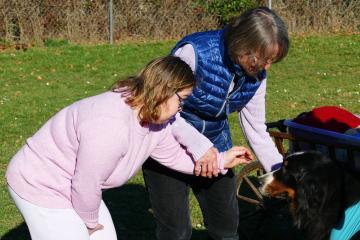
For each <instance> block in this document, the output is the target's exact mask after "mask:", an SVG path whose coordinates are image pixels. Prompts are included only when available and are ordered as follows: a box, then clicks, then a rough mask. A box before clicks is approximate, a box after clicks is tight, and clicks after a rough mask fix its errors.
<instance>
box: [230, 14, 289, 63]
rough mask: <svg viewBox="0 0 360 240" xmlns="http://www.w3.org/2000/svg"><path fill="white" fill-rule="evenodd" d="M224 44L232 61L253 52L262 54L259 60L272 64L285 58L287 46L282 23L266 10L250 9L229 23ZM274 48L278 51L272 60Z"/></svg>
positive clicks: (285, 30) (277, 17)
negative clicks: (270, 61) (250, 51)
mask: <svg viewBox="0 0 360 240" xmlns="http://www.w3.org/2000/svg"><path fill="white" fill-rule="evenodd" d="M225 44H226V46H227V48H228V53H229V55H230V56H231V57H232V58H233V59H235V57H236V56H239V55H241V54H244V53H246V52H248V51H249V50H255V51H258V52H259V53H260V54H262V56H261V57H263V58H264V59H271V60H272V61H273V62H279V61H281V60H282V59H283V58H284V57H285V56H286V55H287V53H288V49H289V45H290V43H289V37H288V32H287V28H286V25H285V23H284V21H283V20H282V19H281V18H280V17H279V16H278V15H277V14H276V13H275V12H274V11H272V10H270V9H269V8H267V7H259V8H254V9H250V10H248V11H246V12H244V13H243V14H241V15H240V16H239V17H238V18H236V19H235V20H234V21H233V23H231V24H229V25H228V26H227V29H226V33H225ZM274 47H276V48H277V50H278V51H277V55H276V56H275V58H274V59H273V56H271V54H272V52H271V50H272V49H274Z"/></svg>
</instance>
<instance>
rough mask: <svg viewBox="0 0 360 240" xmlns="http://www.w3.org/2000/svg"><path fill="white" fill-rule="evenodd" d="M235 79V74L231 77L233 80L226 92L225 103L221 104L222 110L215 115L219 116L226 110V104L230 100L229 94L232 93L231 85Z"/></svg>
mask: <svg viewBox="0 0 360 240" xmlns="http://www.w3.org/2000/svg"><path fill="white" fill-rule="evenodd" d="M234 79H235V74H233V77H232V79H231V82H230V85H229V88H228V91H227V93H226V98H225V101H224V103H223V105H222V106H221V108H220V111H219V112H218V113H217V114H216V115H215V117H218V116H220V114H221V113H222V111H223V110H224V108H225V106H226V103H227V101H228V100H229V95H230V87H231V84H232V83H233V82H234Z"/></svg>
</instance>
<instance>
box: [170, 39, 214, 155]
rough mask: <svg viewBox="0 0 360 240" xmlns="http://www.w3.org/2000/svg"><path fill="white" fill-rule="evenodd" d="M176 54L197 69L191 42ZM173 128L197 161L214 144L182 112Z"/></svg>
mask: <svg viewBox="0 0 360 240" xmlns="http://www.w3.org/2000/svg"><path fill="white" fill-rule="evenodd" d="M174 55H175V56H177V57H179V58H181V59H182V60H183V61H184V62H186V63H187V64H188V65H189V66H190V68H191V70H192V71H193V72H194V71H195V51H194V48H193V46H192V45H191V44H185V45H184V46H182V47H180V48H179V49H177V50H176V52H175V53H174ZM172 128H173V134H174V136H175V138H176V139H177V140H178V141H179V142H180V144H182V145H183V146H185V147H186V149H187V150H188V151H189V152H190V153H191V154H192V155H193V157H194V159H195V160H196V161H197V160H199V159H200V158H201V157H202V156H203V155H204V154H205V153H206V152H207V151H208V150H209V148H211V147H212V146H213V144H212V142H211V141H210V140H209V139H207V138H206V137H205V136H204V135H203V134H201V133H199V132H198V131H197V130H196V129H195V128H194V127H193V126H191V125H190V124H188V123H187V122H186V121H185V120H184V119H183V118H182V117H181V116H180V114H177V115H176V121H175V122H174V123H173V124H172Z"/></svg>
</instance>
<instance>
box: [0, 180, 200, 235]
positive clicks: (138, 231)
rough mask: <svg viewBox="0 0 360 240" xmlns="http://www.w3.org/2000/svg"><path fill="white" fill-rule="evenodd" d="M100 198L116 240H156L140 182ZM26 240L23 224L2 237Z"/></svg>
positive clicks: (196, 233)
mask: <svg viewBox="0 0 360 240" xmlns="http://www.w3.org/2000/svg"><path fill="white" fill-rule="evenodd" d="M103 199H104V201H105V203H106V205H107V207H108V208H109V211H110V213H111V216H112V218H113V221H114V224H115V228H116V232H117V236H118V240H145V239H146V240H152V239H155V221H154V218H153V215H152V214H151V213H150V212H149V208H150V202H149V197H148V194H147V192H146V190H145V188H144V186H142V185H138V184H126V185H124V186H122V187H120V188H115V189H111V190H108V191H105V192H104V193H103ZM25 239H26V240H28V239H30V234H29V230H28V228H27V226H26V224H25V223H22V224H21V225H19V226H18V227H16V228H14V229H12V230H10V231H9V232H7V233H6V234H5V235H4V236H3V237H2V238H1V240H25ZM192 239H193V240H202V239H206V231H204V230H196V229H193V237H192Z"/></svg>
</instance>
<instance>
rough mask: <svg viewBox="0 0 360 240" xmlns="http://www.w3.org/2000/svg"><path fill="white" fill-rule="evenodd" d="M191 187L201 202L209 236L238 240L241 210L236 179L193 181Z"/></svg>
mask: <svg viewBox="0 0 360 240" xmlns="http://www.w3.org/2000/svg"><path fill="white" fill-rule="evenodd" d="M191 187H192V189H193V191H194V194H195V196H196V198H197V199H198V201H199V204H200V207H201V210H202V213H203V216H204V222H205V225H206V227H207V230H208V232H209V236H210V237H211V239H214V240H225V239H226V240H238V239H239V236H238V232H237V230H238V225H239V210H238V201H237V198H236V178H235V176H234V174H233V172H232V171H230V170H229V172H228V173H227V174H226V175H225V176H219V177H218V178H212V179H206V178H199V181H193V182H192V184H191Z"/></svg>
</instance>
